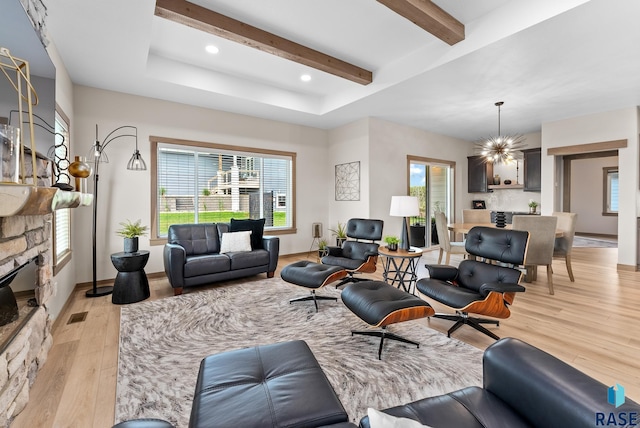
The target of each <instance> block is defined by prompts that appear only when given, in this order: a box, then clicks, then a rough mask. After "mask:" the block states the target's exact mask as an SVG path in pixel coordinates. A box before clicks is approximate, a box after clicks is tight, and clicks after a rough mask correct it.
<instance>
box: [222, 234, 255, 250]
mask: <svg viewBox="0 0 640 428" xmlns="http://www.w3.org/2000/svg"><path fill="white" fill-rule="evenodd" d="M237 251H251V231H249V230H247V231H242V232H227V233H223V234H222V242H221V243H220V254H224V253H231V252H237Z"/></svg>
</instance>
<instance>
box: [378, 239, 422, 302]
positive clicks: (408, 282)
mask: <svg viewBox="0 0 640 428" xmlns="http://www.w3.org/2000/svg"><path fill="white" fill-rule="evenodd" d="M378 254H379V255H381V256H383V257H384V264H383V266H384V272H383V274H382V278H383V279H384V281H385V282H386V283H387V284H390V285H395V286H397V287H398V288H400V287H402V288H403V290H404V291H406V292H407V293H412V294H415V293H416V281H417V280H418V274H417V267H418V261H419V260H420V257H422V250H421V249H420V248H416V247H411V248H410V249H409V251H407V250H401V249H400V248H398V250H396V251H391V250H389V249H388V248H387V247H382V246H381V247H379V248H378Z"/></svg>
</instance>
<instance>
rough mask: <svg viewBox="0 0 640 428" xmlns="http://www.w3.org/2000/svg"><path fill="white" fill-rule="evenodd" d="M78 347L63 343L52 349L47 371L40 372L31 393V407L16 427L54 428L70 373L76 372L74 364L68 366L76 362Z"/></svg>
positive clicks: (18, 420)
mask: <svg viewBox="0 0 640 428" xmlns="http://www.w3.org/2000/svg"><path fill="white" fill-rule="evenodd" d="M77 348H78V342H64V343H61V344H57V345H53V346H52V347H51V350H50V351H49V355H48V356H47V362H46V365H45V367H46V370H44V369H42V370H40V372H39V373H38V376H37V378H36V381H35V383H34V385H33V387H32V388H31V390H30V391H29V404H28V405H27V407H26V408H25V410H24V411H23V412H22V413H20V414H19V415H18V417H16V418H15V419H14V420H13V422H12V424H11V426H12V427H13V428H33V427H41V428H48V427H51V426H53V421H54V419H55V416H56V413H57V412H58V407H59V405H60V401H61V399H62V391H63V390H64V388H65V385H66V384H67V380H68V378H69V373H70V372H71V371H73V370H74V366H73V364H69V361H71V360H73V357H74V356H75V354H76V350H77ZM36 403H37V405H36Z"/></svg>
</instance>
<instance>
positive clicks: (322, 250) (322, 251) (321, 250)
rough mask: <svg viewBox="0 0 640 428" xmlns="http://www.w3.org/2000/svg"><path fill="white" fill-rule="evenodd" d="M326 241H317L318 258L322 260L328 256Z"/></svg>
mask: <svg viewBox="0 0 640 428" xmlns="http://www.w3.org/2000/svg"><path fill="white" fill-rule="evenodd" d="M327 246H328V243H327V240H326V239H324V238H322V239H320V240H319V241H318V257H320V258H322V257H324V256H326V255H327V254H328V249H327Z"/></svg>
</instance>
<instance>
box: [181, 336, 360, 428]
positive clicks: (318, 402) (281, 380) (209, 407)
mask: <svg viewBox="0 0 640 428" xmlns="http://www.w3.org/2000/svg"><path fill="white" fill-rule="evenodd" d="M348 422H349V417H348V415H347V413H346V412H345V410H344V407H343V406H342V403H341V402H340V400H339V399H338V396H337V395H336V393H335V392H334V390H333V388H332V387H331V384H330V383H329V381H328V380H327V377H326V376H325V374H324V372H323V371H322V369H321V368H320V365H319V364H318V361H317V360H316V358H315V357H314V356H313V353H312V352H311V350H310V349H309V346H308V345H307V344H306V343H305V342H304V341H302V340H296V341H291V342H282V343H275V344H271V345H264V346H257V347H253V348H246V349H238V350H235V351H229V352H223V353H221V354H216V355H211V356H208V357H206V358H205V359H204V360H202V362H201V364H200V372H199V373H198V381H197V384H196V390H195V394H194V397H193V407H192V409H191V419H190V421H189V427H190V428H195V427H242V428H254V427H255V428H269V427H274V428H275V427H291V428H293V427H320V426H327V425H333V424H338V425H337V426H351V427H355V425H350V424H348Z"/></svg>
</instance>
